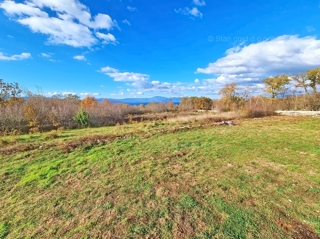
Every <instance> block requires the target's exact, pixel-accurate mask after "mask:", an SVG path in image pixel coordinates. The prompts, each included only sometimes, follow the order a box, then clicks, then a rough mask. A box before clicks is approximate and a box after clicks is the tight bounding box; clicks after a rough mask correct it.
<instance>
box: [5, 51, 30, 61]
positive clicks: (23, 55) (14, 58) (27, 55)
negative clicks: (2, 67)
mask: <svg viewBox="0 0 320 239" xmlns="http://www.w3.org/2000/svg"><path fill="white" fill-rule="evenodd" d="M29 58H31V54H30V53H25V52H23V53H21V54H20V55H12V56H6V55H4V54H3V53H2V52H0V61H19V60H25V59H29Z"/></svg>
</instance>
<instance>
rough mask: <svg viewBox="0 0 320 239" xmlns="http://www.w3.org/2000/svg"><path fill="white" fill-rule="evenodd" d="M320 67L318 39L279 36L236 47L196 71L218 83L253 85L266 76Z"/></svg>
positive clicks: (319, 42) (319, 41)
mask: <svg viewBox="0 0 320 239" xmlns="http://www.w3.org/2000/svg"><path fill="white" fill-rule="evenodd" d="M319 66H320V40H317V39H316V38H315V37H303V38H299V37H298V36H287V35H285V36H280V37H277V38H275V39H272V40H267V41H263V42H259V43H254V44H250V45H248V46H236V47H234V48H231V49H229V50H227V51H226V56H225V57H222V58H220V59H218V60H217V61H215V62H213V63H210V64H209V65H208V67H206V68H198V69H197V73H204V74H212V75H215V76H216V77H215V79H214V80H215V81H216V82H220V83H231V82H236V83H248V82H251V83H255V84H258V82H259V81H260V80H261V78H262V77H264V76H265V75H274V74H283V73H286V74H287V73H292V74H295V73H298V72H304V71H306V70H307V69H312V68H315V67H319Z"/></svg>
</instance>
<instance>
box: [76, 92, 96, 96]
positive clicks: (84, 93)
mask: <svg viewBox="0 0 320 239" xmlns="http://www.w3.org/2000/svg"><path fill="white" fill-rule="evenodd" d="M80 95H81V96H99V95H100V93H89V92H81V93H80Z"/></svg>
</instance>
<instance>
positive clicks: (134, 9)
mask: <svg viewBox="0 0 320 239" xmlns="http://www.w3.org/2000/svg"><path fill="white" fill-rule="evenodd" d="M127 9H128V10H129V11H130V12H135V11H137V8H136V7H130V6H128V7H127Z"/></svg>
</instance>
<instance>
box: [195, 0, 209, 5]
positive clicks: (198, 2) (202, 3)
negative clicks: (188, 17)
mask: <svg viewBox="0 0 320 239" xmlns="http://www.w3.org/2000/svg"><path fill="white" fill-rule="evenodd" d="M193 4H195V5H197V6H205V5H206V2H205V1H204V0H203V1H201V0H193Z"/></svg>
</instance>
